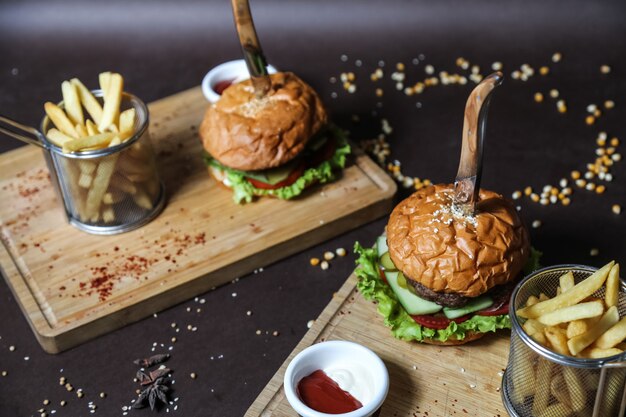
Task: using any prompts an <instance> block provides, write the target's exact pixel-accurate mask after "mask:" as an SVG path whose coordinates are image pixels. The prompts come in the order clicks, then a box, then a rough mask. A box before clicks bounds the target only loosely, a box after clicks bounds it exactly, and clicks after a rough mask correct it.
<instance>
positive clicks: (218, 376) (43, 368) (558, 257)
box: [0, 0, 626, 417]
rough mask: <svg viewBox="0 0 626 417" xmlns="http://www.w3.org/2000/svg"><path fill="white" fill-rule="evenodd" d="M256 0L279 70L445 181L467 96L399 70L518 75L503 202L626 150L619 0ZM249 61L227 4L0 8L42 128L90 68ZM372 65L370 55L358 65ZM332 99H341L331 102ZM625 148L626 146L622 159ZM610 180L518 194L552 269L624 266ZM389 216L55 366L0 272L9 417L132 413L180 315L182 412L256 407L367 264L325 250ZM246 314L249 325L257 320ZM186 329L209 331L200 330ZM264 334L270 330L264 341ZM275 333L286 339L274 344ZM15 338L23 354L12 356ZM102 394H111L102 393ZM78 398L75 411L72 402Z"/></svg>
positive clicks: (617, 197)
mask: <svg viewBox="0 0 626 417" xmlns="http://www.w3.org/2000/svg"><path fill="white" fill-rule="evenodd" d="M252 7H253V13H254V15H255V19H256V23H257V29H258V32H259V34H260V37H261V41H262V44H263V46H264V48H265V51H266V55H267V57H268V59H269V60H270V62H271V63H273V64H274V65H275V66H277V67H278V68H281V69H286V70H287V69H288V70H293V71H295V72H297V73H298V74H299V75H300V76H301V77H302V78H304V79H305V80H307V81H309V82H310V83H311V84H312V85H313V86H314V87H315V88H317V89H318V91H319V92H320V94H321V95H322V97H323V98H324V100H325V101H326V103H327V104H328V106H329V107H330V109H331V110H332V112H333V114H334V116H335V119H336V120H337V122H338V123H339V124H340V125H342V126H343V127H345V128H349V129H350V130H351V131H352V137H353V138H354V139H357V140H359V139H363V138H369V137H374V136H375V135H377V134H378V133H379V132H380V122H379V119H380V117H381V116H382V117H385V118H387V119H388V120H389V122H390V123H391V125H392V126H393V128H394V132H393V134H392V135H391V137H390V141H391V143H392V148H393V156H394V158H398V159H399V160H400V161H401V162H402V163H403V170H404V171H405V172H406V173H407V174H408V175H413V176H420V177H427V178H431V179H432V180H433V181H436V182H441V181H450V180H451V179H452V178H453V176H454V174H455V172H456V164H457V160H458V155H459V140H460V133H461V125H462V113H463V107H464V102H465V98H466V97H467V94H468V93H469V91H470V88H471V87H470V86H469V85H468V86H464V87H461V86H448V87H437V88H434V89H432V90H429V91H427V92H426V93H425V94H423V95H421V96H414V97H406V96H404V95H403V94H400V93H398V92H396V91H395V90H394V85H393V82H392V81H391V80H389V75H390V73H391V67H392V66H393V65H395V63H396V62H404V63H405V64H406V66H407V71H406V72H407V77H408V79H409V80H417V78H418V77H419V78H421V77H423V66H424V64H432V65H434V66H435V67H436V68H437V70H448V71H450V72H456V70H457V68H456V67H455V66H454V61H455V59H456V58H457V57H459V56H463V57H465V58H466V59H468V60H470V61H471V62H472V63H476V64H479V65H480V66H481V68H483V70H482V72H483V73H486V72H487V71H488V68H489V66H490V65H491V63H492V62H493V61H502V62H503V63H504V65H505V74H506V76H507V79H506V80H505V83H504V85H503V86H502V87H500V88H499V89H498V90H497V92H496V93H495V96H494V98H493V101H492V108H491V112H490V124H489V128H488V136H487V142H486V152H485V164H484V172H483V177H484V182H483V185H484V186H485V187H487V188H491V189H495V190H498V191H501V192H502V193H504V194H506V195H510V194H511V192H512V191H513V190H515V189H519V188H522V187H523V186H525V185H532V186H533V187H535V188H539V187H542V186H543V185H544V184H547V183H551V184H556V183H557V182H558V180H559V179H560V178H561V177H563V176H566V175H567V173H569V172H570V171H571V170H572V169H584V164H585V163H586V162H588V161H590V160H592V159H593V152H594V149H595V144H594V142H595V137H596V135H597V132H598V131H600V130H601V129H605V130H607V131H608V132H609V135H616V136H618V137H620V139H622V140H626V135H625V132H626V128H625V127H624V119H625V116H626V113H625V111H624V109H625V108H626V102H625V98H626V81H624V80H626V67H625V64H626V58H624V56H625V54H624V52H626V36H625V35H626V30H625V29H624V24H623V20H624V16H625V14H626V7H625V3H623V2H621V1H612V2H608V1H602V2H601V1H589V0H588V1H578V0H574V1H536V2H521V1H501V2H495V1H487V0H485V1H472V2H469V1H461V0H458V1H450V0H446V1H400V0H393V1H372V0H361V1H357V0H351V1H332V0H317V1H287V0H282V1H279V0H273V1H270V0H267V1H265V0H259V1H255V2H253V5H252ZM555 51H560V52H561V53H562V54H563V60H562V62H561V63H560V64H558V65H552V64H551V62H550V57H551V55H552V53H553V52H555ZM342 54H345V55H347V57H348V60H347V62H343V61H342V60H341V59H340V57H341V55H342ZM419 54H424V56H425V60H424V62H423V63H420V64H419V65H418V66H414V65H413V64H412V63H411V61H412V59H413V58H415V57H418V56H419ZM239 56H240V54H239V48H238V45H237V43H236V36H235V32H234V29H233V24H232V17H231V12H230V5H229V2H228V1H225V0H223V1H220V2H218V1H216V0H211V1H209V0H207V1H192V0H182V1H175V2H172V1H165V0H152V1H138V0H125V1H121V0H111V1H108V2H106V4H105V2H99V1H95V0H93V1H64V0H54V1H48V2H45V1H30V0H28V1H6V0H4V1H2V2H0V113H1V114H4V115H7V116H10V117H13V118H15V119H17V120H20V121H23V122H25V123H29V124H33V125H36V124H37V123H38V122H39V120H40V119H41V117H42V113H43V111H42V103H43V102H44V101H46V100H51V101H56V100H59V99H60V83H61V82H62V81H63V80H65V79H68V78H70V77H79V78H81V79H82V80H83V81H84V82H85V83H86V84H87V85H91V86H95V85H96V82H97V74H98V73H99V72H101V71H104V70H114V71H118V72H120V73H122V74H123V75H124V77H125V79H126V87H127V89H128V90H129V91H132V92H134V93H135V94H137V95H138V96H140V97H142V98H143V99H144V100H145V101H148V102H149V101H152V100H155V99H158V98H161V97H164V96H167V95H170V94H173V93H176V92H178V91H181V90H184V89H187V88H190V87H194V86H196V85H198V84H199V83H200V81H201V79H202V77H203V75H204V74H205V73H206V72H207V71H208V70H209V69H210V68H211V67H212V66H214V65H216V64H218V63H220V62H223V61H226V60H230V59H235V58H238V57H239ZM357 59H359V60H362V62H363V66H362V67H360V68H357V67H356V66H355V61H356V60H357ZM379 60H384V61H385V63H386V64H387V65H386V67H385V69H386V70H387V71H386V78H385V81H384V82H382V85H383V86H384V87H385V92H386V94H385V97H384V99H382V100H381V102H382V108H377V107H376V102H377V100H376V97H375V95H374V88H375V86H374V84H372V83H371V82H370V81H369V74H370V73H371V72H372V71H373V70H374V68H375V67H376V65H377V62H378V61H379ZM523 63H529V64H531V65H532V66H533V67H535V68H538V67H539V66H540V65H544V64H545V65H550V66H551V67H552V68H553V71H552V73H551V74H550V76H548V77H539V76H537V75H536V76H535V77H533V78H531V80H530V81H529V82H527V83H523V82H520V81H514V80H512V79H511V78H510V73H511V71H512V70H513V69H515V68H518V67H519V66H520V65H521V64H523ZM602 64H609V65H611V67H612V72H611V73H610V74H609V75H608V76H601V75H600V72H599V67H600V65H602ZM343 71H354V72H355V73H356V74H357V77H358V83H357V84H358V86H359V90H358V91H357V93H356V94H354V95H349V94H346V93H345V92H344V91H343V90H342V89H341V88H340V87H339V86H338V85H333V84H331V83H330V81H329V79H330V77H332V76H335V77H338V75H339V73H341V72H343ZM550 88H558V89H559V90H560V91H561V95H562V96H563V97H564V98H565V99H566V101H567V105H568V113H567V114H566V115H561V114H559V113H557V112H556V109H555V105H554V101H553V100H549V99H547V100H546V102H544V103H543V104H541V105H538V104H536V103H534V102H533V100H532V95H533V93H534V92H535V91H543V92H544V93H547V91H548V90H549V89H550ZM333 91H335V92H337V93H338V98H337V99H331V93H332V92H333ZM607 98H611V99H613V100H615V102H616V107H615V109H613V110H612V111H610V112H607V113H606V114H605V115H604V116H603V117H602V118H601V119H600V120H599V121H598V123H597V124H596V125H595V126H593V127H588V126H586V125H585V124H584V122H583V120H584V116H585V115H586V113H585V107H586V105H587V104H589V103H598V104H600V103H602V102H603V101H604V100H605V99H607ZM417 101H420V102H421V103H422V108H421V109H418V108H417V107H416V102H417ZM373 110H376V111H377V116H376V117H373V116H372V115H371V112H372V111H373ZM353 114H358V115H360V116H361V119H362V122H361V123H360V124H358V125H354V124H352V122H351V115H353ZM17 146H19V143H16V142H15V141H12V140H10V139H7V138H4V137H3V138H2V141H1V142H0V149H2V150H8V149H11V148H15V147H17ZM624 148H625V146H624V145H621V146H620V152H621V153H625V152H624ZM613 173H614V177H615V181H614V182H612V183H610V184H608V187H607V192H606V193H605V194H604V195H602V196H596V195H595V194H593V193H590V192H586V191H579V190H576V192H575V195H574V198H573V202H572V205H571V206H569V207H563V206H560V205H558V206H549V207H543V206H539V205H537V204H534V203H530V202H529V201H528V200H524V201H522V202H521V203H520V205H521V206H522V216H523V217H524V219H525V220H526V222H527V223H530V222H531V221H532V220H534V219H540V220H541V221H542V222H543V226H542V227H541V228H539V229H533V230H532V231H531V234H532V239H533V244H534V245H535V246H536V247H537V248H538V249H540V250H542V251H543V252H544V258H543V262H544V264H553V263H563V262H577V263H585V264H591V265H596V266H599V265H601V264H602V263H604V262H605V261H607V260H609V259H613V258H615V259H618V260H622V261H624V260H625V258H624V251H625V250H626V244H625V243H624V242H625V240H624V238H623V236H624V233H626V222H625V221H624V219H625V218H626V217H624V216H625V215H626V214H622V215H621V216H616V215H613V214H612V213H611V210H610V207H611V205H612V204H613V203H620V204H621V205H622V206H623V207H624V209H625V211H626V197H625V195H626V182H625V181H624V177H625V176H626V169H625V168H624V164H623V163H621V164H617V165H616V166H615V167H614V169H613ZM403 195H406V192H403ZM0 204H2V203H1V202H0ZM384 224H385V220H384V219H381V220H379V221H377V222H375V223H372V224H370V225H367V226H364V227H362V228H360V229H358V230H354V231H352V232H350V233H347V234H345V235H343V236H340V237H338V238H336V239H334V240H332V241H330V242H326V243H324V244H321V245H319V246H318V247H315V248H312V249H310V250H308V251H305V252H303V253H300V254H298V255H296V256H293V257H291V258H288V259H285V260H284V261H282V262H279V263H277V264H275V265H271V266H266V267H265V269H264V271H263V272H261V273H259V274H253V275H250V276H247V277H243V278H242V279H241V280H240V281H239V282H237V283H234V284H229V285H225V286H223V287H221V288H218V289H217V290H215V291H212V292H210V293H208V294H205V295H203V296H201V298H204V299H206V303H205V304H202V305H200V304H198V303H196V302H194V301H193V300H190V301H188V302H186V303H183V304H182V305H179V306H176V307H173V308H171V309H169V310H167V311H164V312H160V313H159V315H158V317H156V318H148V319H146V320H143V321H141V322H138V323H136V324H133V325H130V326H127V327H126V328H123V329H121V330H118V331H116V332H113V333H111V334H109V335H106V336H104V337H101V338H99V339H97V340H94V341H92V342H89V343H86V344H84V345H82V346H79V347H77V348H74V349H72V350H70V351H68V352H65V353H62V354H59V355H56V356H51V355H48V354H45V353H44V352H43V351H42V350H41V348H40V347H39V345H38V344H37V342H36V341H35V338H34V336H33V335H32V334H31V332H30V329H29V328H28V325H27V323H26V321H25V319H24V317H23V316H22V314H21V312H20V309H19V307H18V305H17V304H16V302H15V300H14V298H13V297H12V295H11V293H10V291H9V289H8V287H7V286H6V284H5V283H4V282H3V281H2V282H1V283H0V297H1V299H0V323H1V324H0V337H1V339H0V371H2V370H6V371H8V375H7V376H6V377H0V416H30V415H38V413H37V412H36V410H37V409H39V408H40V407H41V402H42V401H43V400H44V399H49V400H50V401H51V402H52V404H51V405H50V406H48V407H46V409H47V410H52V409H56V410H57V413H56V414H55V415H56V416H59V417H62V416H85V415H89V410H88V408H87V404H88V402H89V401H94V402H95V403H96V404H97V406H98V408H97V411H96V415H101V416H119V415H121V414H122V410H121V407H122V406H124V405H127V404H129V403H130V400H131V399H132V398H133V396H134V393H133V392H134V389H135V384H134V383H133V381H132V377H133V374H134V371H135V367H134V365H133V364H132V360H133V359H135V358H136V357H140V356H145V355H148V354H150V353H151V352H150V350H151V348H152V344H153V342H157V343H164V344H166V346H169V339H170V338H171V337H172V336H173V335H174V332H173V330H172V329H171V328H170V323H172V322H176V323H178V325H179V326H180V327H181V328H182V330H181V333H179V334H176V336H177V337H178V340H179V341H178V342H177V343H176V344H175V347H174V350H173V352H172V353H173V357H172V359H171V360H170V362H169V364H170V366H171V367H172V368H173V369H175V379H176V383H175V384H174V388H175V393H174V395H173V397H178V398H179V401H178V403H177V404H179V407H178V410H177V413H178V414H179V415H184V416H190V417H194V416H239V415H242V414H243V413H244V412H245V410H246V409H247V408H248V406H249V405H250V404H251V402H252V401H253V400H254V398H256V396H257V395H258V393H259V392H260V391H261V390H262V388H263V387H264V386H265V384H266V383H267V381H268V380H269V379H270V377H271V376H272V375H273V374H274V372H275V371H276V369H277V368H278V367H279V366H280V364H281V363H282V362H283V360H284V359H285V357H286V356H287V355H288V353H289V352H290V351H291V350H292V349H293V348H294V347H295V345H296V344H297V342H298V341H299V340H300V338H301V337H302V336H303V334H304V333H305V332H306V330H307V327H306V323H307V321H308V320H310V319H313V318H315V317H317V315H318V314H319V313H320V312H321V310H322V309H323V308H324V306H325V305H326V304H327V303H328V301H329V300H330V298H331V296H332V293H333V292H334V291H336V290H337V289H338V288H339V286H340V285H341V284H342V283H343V282H344V280H345V279H346V278H347V276H348V275H349V274H350V272H351V270H352V269H353V258H352V257H350V256H349V257H346V258H342V259H337V260H335V261H333V262H332V266H331V268H330V269H329V270H328V271H322V270H320V269H319V268H312V267H310V266H309V265H308V260H309V258H310V257H312V256H320V255H321V254H322V253H323V251H325V250H327V249H331V250H332V249H335V248H337V247H344V248H346V249H348V250H349V251H350V248H351V246H352V245H353V243H354V241H355V240H360V241H361V242H363V243H365V244H370V243H372V242H373V240H374V238H375V236H377V235H378V234H379V233H380V231H381V230H382V227H383V226H384ZM592 247H595V248H598V249H599V250H600V255H599V256H597V257H591V256H590V255H589V251H590V249H591V248H592ZM233 293H236V294H237V296H236V297H233V296H232V294H233ZM187 307H191V308H192V312H191V313H189V312H187V311H186V309H187ZM198 307H201V308H202V311H201V312H200V313H196V312H195V311H196V310H195V309H196V308H198ZM248 310H250V311H252V312H253V314H252V316H247V315H246V311H248ZM187 324H192V325H194V326H197V327H198V331H197V332H188V331H187V330H186V325H187ZM257 329H261V330H262V331H263V332H265V331H268V332H269V333H270V334H269V335H266V334H265V333H263V334H262V335H260V336H258V335H256V334H255V331H256V330H257ZM274 330H277V331H278V332H280V335H279V336H277V337H273V336H271V332H272V331H274ZM10 345H14V346H16V348H17V349H16V351H14V352H10V351H9V349H8V347H9V346H10ZM220 355H223V357H221V358H220ZM25 357H29V359H28V360H25V359H24V358H25ZM211 357H213V359H211ZM61 369H63V372H62V373H60V370H61ZM191 372H196V373H197V374H198V378H197V379H196V380H192V379H190V378H189V374H190V373H191ZM60 375H65V376H66V377H67V378H68V380H69V381H70V382H71V383H72V384H73V385H74V387H76V388H79V387H81V388H83V390H84V391H85V394H86V395H85V397H84V398H82V399H78V398H77V397H76V395H75V394H74V393H68V392H66V391H65V389H63V387H61V386H59V385H58V379H59V376H60ZM102 391H104V392H106V393H107V394H108V396H107V398H105V399H100V398H99V397H98V393H99V392H102ZM63 399H64V400H66V401H68V404H67V406H65V407H60V406H59V401H61V400H63ZM164 411H165V410H162V412H164ZM171 412H173V410H171ZM139 414H143V415H148V414H150V412H149V411H146V410H143V411H139V412H136V415H139Z"/></svg>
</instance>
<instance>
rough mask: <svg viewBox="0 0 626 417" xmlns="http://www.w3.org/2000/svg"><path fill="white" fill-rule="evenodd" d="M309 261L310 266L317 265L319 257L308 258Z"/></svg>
mask: <svg viewBox="0 0 626 417" xmlns="http://www.w3.org/2000/svg"><path fill="white" fill-rule="evenodd" d="M309 263H310V264H311V266H317V265H319V263H320V260H319V258H311V259H310V260H309Z"/></svg>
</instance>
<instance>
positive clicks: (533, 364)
mask: <svg viewBox="0 0 626 417" xmlns="http://www.w3.org/2000/svg"><path fill="white" fill-rule="evenodd" d="M569 271H571V272H572V273H573V274H574V280H575V282H576V283H578V282H580V281H582V280H584V279H585V278H587V277H589V276H590V275H592V274H593V273H594V272H595V271H596V268H592V267H588V266H583V265H558V266H554V267H549V268H544V269H541V270H538V271H535V272H534V273H532V274H531V275H529V276H527V277H526V278H525V279H524V280H522V282H520V283H519V284H518V285H517V287H516V288H515V290H514V291H513V294H512V296H511V304H510V305H511V310H510V315H511V322H512V329H511V348H510V352H509V361H508V365H507V368H506V372H505V374H504V377H503V379H502V390H501V392H502V402H503V403H504V406H505V408H506V410H507V412H508V413H509V414H510V415H511V416H513V417H564V416H568V417H569V416H573V417H618V416H624V410H625V409H626V387H625V382H626V354H620V355H615V356H610V357H607V358H602V359H585V358H574V357H571V356H564V355H561V354H559V353H556V352H554V351H552V350H550V349H548V348H546V347H544V346H542V345H540V344H539V343H537V342H535V341H534V340H533V339H532V338H531V337H530V336H529V335H528V334H527V333H526V332H525V331H524V330H523V329H522V324H523V321H522V320H523V319H521V318H518V317H517V313H516V312H517V310H518V309H521V308H522V307H523V306H524V304H525V303H526V300H527V299H528V297H529V296H531V295H535V296H537V295H538V294H539V293H541V292H543V293H545V294H546V295H547V296H548V297H553V296H555V295H556V289H557V287H558V285H559V277H560V276H561V275H563V274H564V273H566V272H569ZM594 296H595V297H604V286H603V287H602V288H601V289H600V290H598V291H597V292H596V293H594ZM617 307H618V310H619V313H620V317H623V316H625V315H626V285H625V284H624V282H620V294H619V302H618V306H617Z"/></svg>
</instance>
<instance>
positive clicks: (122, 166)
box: [117, 153, 152, 180]
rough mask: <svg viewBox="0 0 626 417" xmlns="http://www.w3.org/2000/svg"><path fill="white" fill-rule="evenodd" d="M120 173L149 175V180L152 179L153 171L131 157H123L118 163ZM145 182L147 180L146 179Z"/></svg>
mask: <svg viewBox="0 0 626 417" xmlns="http://www.w3.org/2000/svg"><path fill="white" fill-rule="evenodd" d="M117 166H118V168H119V170H120V172H123V173H124V174H125V175H126V174H148V177H147V178H150V177H152V169H151V167H150V166H148V165H147V164H146V163H145V162H142V161H137V160H135V159H133V158H130V157H129V155H126V153H125V154H124V155H122V156H121V157H120V159H119V161H118V162H117ZM144 180H145V178H144Z"/></svg>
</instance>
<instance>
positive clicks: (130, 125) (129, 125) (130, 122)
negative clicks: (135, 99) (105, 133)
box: [120, 108, 135, 139]
mask: <svg viewBox="0 0 626 417" xmlns="http://www.w3.org/2000/svg"><path fill="white" fill-rule="evenodd" d="M134 130H135V109H134V108H130V109H128V110H124V111H123V112H121V113H120V134H121V135H122V136H123V137H124V139H128V138H130V137H131V136H132V135H133V131H134Z"/></svg>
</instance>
